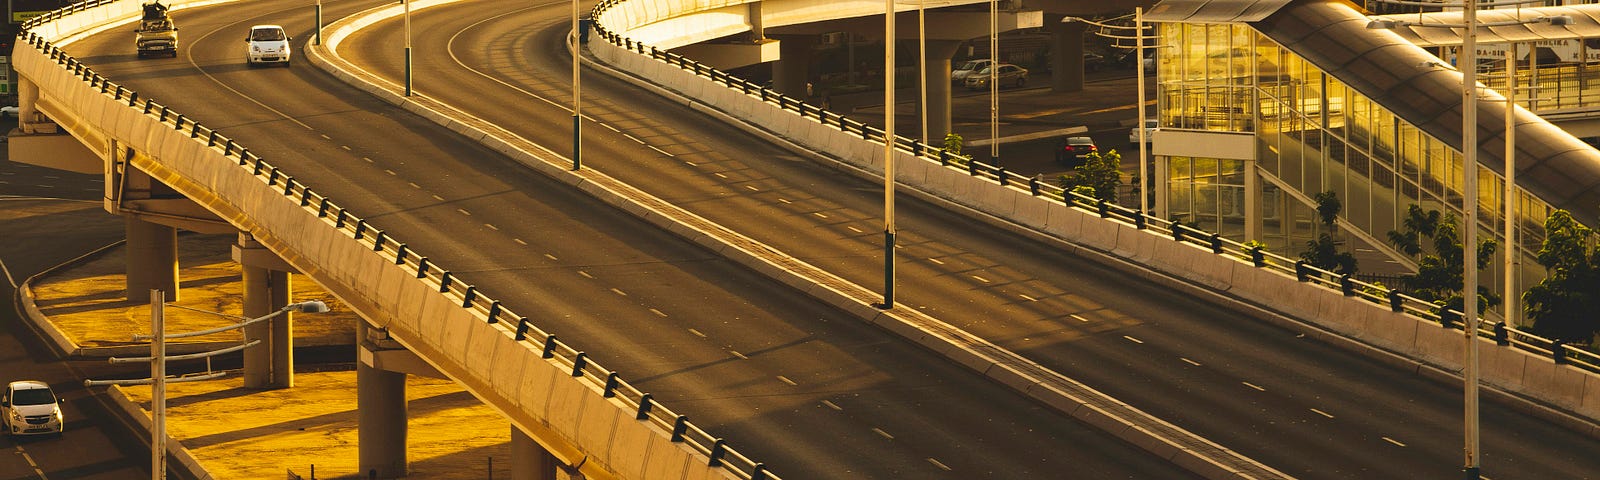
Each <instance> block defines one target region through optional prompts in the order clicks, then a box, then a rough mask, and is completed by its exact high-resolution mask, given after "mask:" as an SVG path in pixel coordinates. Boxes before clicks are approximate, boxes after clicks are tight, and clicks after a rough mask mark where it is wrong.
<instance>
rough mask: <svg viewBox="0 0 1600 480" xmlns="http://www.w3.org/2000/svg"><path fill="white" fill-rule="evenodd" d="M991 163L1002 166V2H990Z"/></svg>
mask: <svg viewBox="0 0 1600 480" xmlns="http://www.w3.org/2000/svg"><path fill="white" fill-rule="evenodd" d="M989 161H990V162H993V163H994V166H996V167H998V166H1000V1H999V0H989Z"/></svg>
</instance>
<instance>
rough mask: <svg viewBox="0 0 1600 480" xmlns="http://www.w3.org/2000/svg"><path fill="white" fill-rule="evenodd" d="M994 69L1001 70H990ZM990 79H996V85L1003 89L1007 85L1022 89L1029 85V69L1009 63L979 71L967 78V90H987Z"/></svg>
mask: <svg viewBox="0 0 1600 480" xmlns="http://www.w3.org/2000/svg"><path fill="white" fill-rule="evenodd" d="M993 68H998V69H999V70H998V71H994V70H990V69H993ZM990 77H994V78H995V81H996V83H997V84H998V85H1000V86H1002V87H1003V86H1006V85H1010V86H1013V87H1021V86H1023V85H1027V84H1028V69H1026V68H1022V67H1019V66H1016V65H1012V64H1009V63H1002V64H1000V65H997V66H992V67H988V68H985V69H983V70H979V71H978V73H974V74H972V75H968V76H967V80H966V85H967V89H968V90H980V89H983V88H987V87H988V86H989V78H990Z"/></svg>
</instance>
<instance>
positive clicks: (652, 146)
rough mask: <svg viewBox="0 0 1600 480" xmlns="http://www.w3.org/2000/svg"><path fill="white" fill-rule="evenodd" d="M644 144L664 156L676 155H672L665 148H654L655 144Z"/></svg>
mask: <svg viewBox="0 0 1600 480" xmlns="http://www.w3.org/2000/svg"><path fill="white" fill-rule="evenodd" d="M645 146H647V147H650V149H651V150H655V151H657V152H660V153H661V154H662V155H666V156H669V157H674V156H676V155H673V154H671V153H668V152H667V151H666V150H662V149H659V148H656V146H655V145H645Z"/></svg>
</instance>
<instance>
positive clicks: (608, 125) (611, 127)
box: [600, 123, 622, 133]
mask: <svg viewBox="0 0 1600 480" xmlns="http://www.w3.org/2000/svg"><path fill="white" fill-rule="evenodd" d="M600 126H602V127H606V128H607V129H610V130H611V131H613V132H617V133H622V130H617V127H613V126H611V124H607V123H602V124H600Z"/></svg>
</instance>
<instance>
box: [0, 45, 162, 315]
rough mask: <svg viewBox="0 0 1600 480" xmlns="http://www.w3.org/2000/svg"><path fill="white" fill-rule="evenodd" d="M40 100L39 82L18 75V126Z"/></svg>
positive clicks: (23, 124) (28, 116) (27, 118)
mask: <svg viewBox="0 0 1600 480" xmlns="http://www.w3.org/2000/svg"><path fill="white" fill-rule="evenodd" d="M38 101H39V84H37V83H33V80H30V79H28V78H27V77H22V76H18V77H17V118H18V119H20V120H19V121H18V123H19V125H18V126H22V127H26V126H27V125H26V123H25V122H23V121H22V120H26V121H30V122H31V121H33V112H34V110H35V107H34V103H35V102H38ZM22 133H33V132H32V131H30V130H26V129H25V130H23V132H22ZM149 293H150V292H148V291H146V292H145V294H144V295H145V299H146V301H148V300H149V297H150V295H149Z"/></svg>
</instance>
